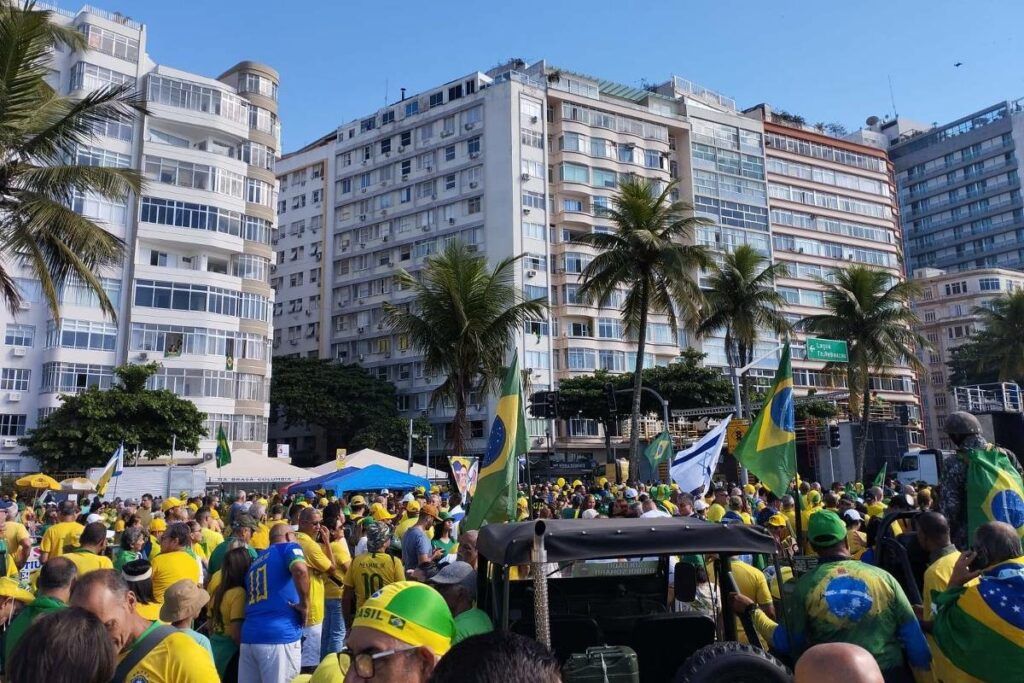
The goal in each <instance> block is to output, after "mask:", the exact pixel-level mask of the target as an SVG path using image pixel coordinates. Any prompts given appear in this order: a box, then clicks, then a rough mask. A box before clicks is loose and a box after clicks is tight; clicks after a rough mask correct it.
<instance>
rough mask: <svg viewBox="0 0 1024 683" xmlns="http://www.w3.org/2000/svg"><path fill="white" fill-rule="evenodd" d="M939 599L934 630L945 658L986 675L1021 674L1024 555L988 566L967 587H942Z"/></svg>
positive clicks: (1023, 668)
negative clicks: (975, 580)
mask: <svg viewBox="0 0 1024 683" xmlns="http://www.w3.org/2000/svg"><path fill="white" fill-rule="evenodd" d="M935 605H936V608H937V609H938V611H937V613H936V615H935V621H934V622H933V624H932V635H933V636H934V638H935V642H936V644H937V645H938V646H939V650H940V651H941V655H942V656H943V657H944V658H945V660H946V662H943V664H946V663H947V662H948V665H951V666H953V667H956V668H957V669H959V670H960V671H961V672H963V673H965V674H969V675H970V676H973V677H975V678H977V679H980V680H983V681H1019V680H1021V676H1022V672H1024V558H1017V559H1014V560H1009V561H1007V562H1003V563H1002V564H998V565H996V566H995V567H991V568H989V569H987V570H986V571H985V572H984V573H983V574H982V575H981V577H980V578H979V580H978V582H977V583H976V584H973V585H970V586H969V587H967V588H951V589H949V590H947V591H944V592H942V593H939V594H938V595H936V596H935ZM950 673H953V672H950ZM963 678H964V677H963V676H958V677H956V678H953V679H952V680H963Z"/></svg>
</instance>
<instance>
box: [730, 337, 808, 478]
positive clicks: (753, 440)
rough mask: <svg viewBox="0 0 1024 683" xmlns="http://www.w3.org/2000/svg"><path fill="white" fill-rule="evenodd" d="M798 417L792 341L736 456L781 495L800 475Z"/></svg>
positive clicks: (738, 446) (783, 351)
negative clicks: (796, 413) (797, 451)
mask: <svg viewBox="0 0 1024 683" xmlns="http://www.w3.org/2000/svg"><path fill="white" fill-rule="evenodd" d="M795 422H796V417H795V413H794V406H793V365H792V363H791V362H790V355H789V343H788V342H787V343H786V345H785V346H784V347H783V349H782V358H781V359H780V361H779V371H778V372H776V373H775V381H774V382H773V383H772V388H771V390H770V391H769V392H768V397H767V398H766V399H765V402H764V406H763V407H762V408H761V412H760V413H758V415H757V418H756V419H755V420H754V424H752V425H751V426H750V430H749V431H748V432H747V433H746V435H745V436H744V437H743V440H742V441H740V442H739V444H737V446H736V453H735V455H736V459H737V460H738V461H739V462H740V464H741V465H743V466H744V467H746V468H747V469H748V470H750V471H751V472H752V473H753V474H755V475H756V476H757V478H758V479H760V480H761V482H762V483H764V485H765V486H767V487H768V488H769V489H771V490H772V491H774V492H776V493H777V494H779V495H782V494H783V493H785V491H786V489H787V488H789V482H790V480H791V479H793V477H795V476H796V432H795V429H794V426H795Z"/></svg>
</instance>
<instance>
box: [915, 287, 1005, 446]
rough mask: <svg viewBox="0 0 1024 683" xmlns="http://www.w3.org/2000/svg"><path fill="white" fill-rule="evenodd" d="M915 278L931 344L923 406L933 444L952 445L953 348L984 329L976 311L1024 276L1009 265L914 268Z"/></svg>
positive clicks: (925, 358)
mask: <svg viewBox="0 0 1024 683" xmlns="http://www.w3.org/2000/svg"><path fill="white" fill-rule="evenodd" d="M914 281H915V282H917V283H918V284H919V285H920V286H921V288H922V292H921V296H920V297H918V299H917V301H915V302H914V312H915V313H917V317H918V318H920V320H921V324H920V326H919V327H918V328H917V331H918V332H919V333H920V334H921V335H922V336H924V338H925V339H926V340H927V341H928V343H929V344H930V345H931V348H929V349H922V350H921V352H920V354H919V355H920V360H921V362H922V363H923V364H924V365H925V368H926V371H925V372H923V373H922V374H921V407H922V412H923V413H924V421H925V425H926V428H927V433H928V442H929V443H930V444H932V445H933V446H938V447H940V448H951V447H952V444H951V443H950V441H949V439H948V438H947V437H946V434H945V432H944V431H943V424H944V423H945V421H946V417H947V416H948V415H949V413H950V412H953V411H955V410H957V407H956V399H955V398H954V396H953V390H954V388H955V387H953V386H952V385H951V384H950V382H949V366H948V365H947V363H948V362H949V361H951V360H952V351H953V349H955V348H956V347H958V346H960V345H961V344H963V343H964V342H966V341H967V340H968V339H970V338H971V336H972V335H973V334H974V333H975V332H978V331H980V329H981V328H982V326H981V324H980V322H979V318H978V316H977V315H975V314H974V309H975V308H976V307H979V306H985V305H986V304H987V303H988V302H990V301H992V299H995V298H996V297H999V296H1002V295H1004V294H1007V293H1008V292H1012V291H1014V290H1015V289H1020V288H1021V287H1024V274H1022V273H1021V272H1020V271H1017V270H1009V269H1005V268H981V269H978V270H972V271H968V272H949V273H947V272H946V271H944V270H940V269H938V268H919V269H917V270H915V271H914Z"/></svg>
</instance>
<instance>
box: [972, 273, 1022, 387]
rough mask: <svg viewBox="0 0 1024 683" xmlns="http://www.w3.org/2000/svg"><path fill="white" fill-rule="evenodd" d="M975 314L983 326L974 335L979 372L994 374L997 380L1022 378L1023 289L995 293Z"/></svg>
mask: <svg viewBox="0 0 1024 683" xmlns="http://www.w3.org/2000/svg"><path fill="white" fill-rule="evenodd" d="M974 315H976V316H977V317H978V322H979V323H980V324H981V327H983V328H984V329H983V330H979V331H978V333H977V334H976V335H975V337H974V339H973V340H972V341H974V346H973V348H974V349H975V350H976V352H977V366H976V368H975V372H977V373H978V374H984V375H991V374H993V373H994V374H995V375H996V377H997V379H996V381H999V382H1016V381H1019V380H1020V379H1021V378H1024V290H1021V289H1017V290H1014V291H1012V292H1009V293H1007V294H1003V295H1001V296H998V297H996V298H994V299H992V300H991V301H989V302H988V303H987V305H985V306H976V307H975V308H974Z"/></svg>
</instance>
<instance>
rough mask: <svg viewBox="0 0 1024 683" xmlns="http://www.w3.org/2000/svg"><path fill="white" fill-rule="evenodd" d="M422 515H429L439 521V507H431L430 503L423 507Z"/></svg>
mask: <svg viewBox="0 0 1024 683" xmlns="http://www.w3.org/2000/svg"><path fill="white" fill-rule="evenodd" d="M420 514H421V515H427V516H429V517H433V518H434V519H437V515H438V512H437V506H436V505H431V504H430V503H427V504H426V505H423V506H422V507H420Z"/></svg>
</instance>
